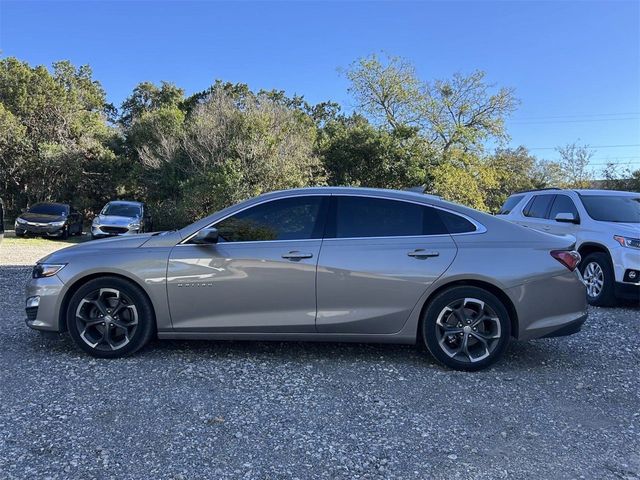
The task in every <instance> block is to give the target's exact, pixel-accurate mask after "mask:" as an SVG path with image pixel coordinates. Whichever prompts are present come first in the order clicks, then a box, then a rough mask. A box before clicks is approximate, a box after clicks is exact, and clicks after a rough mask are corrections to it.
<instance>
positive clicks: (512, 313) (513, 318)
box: [416, 279, 519, 342]
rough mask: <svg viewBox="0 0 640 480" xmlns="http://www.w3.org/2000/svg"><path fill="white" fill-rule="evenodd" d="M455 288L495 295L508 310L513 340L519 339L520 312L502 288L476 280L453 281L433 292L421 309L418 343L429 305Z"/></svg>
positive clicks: (417, 333)
mask: <svg viewBox="0 0 640 480" xmlns="http://www.w3.org/2000/svg"><path fill="white" fill-rule="evenodd" d="M453 287H478V288H482V289H484V290H487V291H488V292H489V293H492V294H493V295H495V296H496V297H497V298H498V300H500V301H501V302H502V304H503V305H504V307H505V308H506V309H507V313H508V314H509V323H510V325H511V336H512V337H513V338H518V334H519V329H518V312H517V310H516V307H515V305H514V304H513V302H512V301H511V299H510V298H509V296H508V295H507V294H506V293H505V292H504V291H503V290H502V289H501V288H500V287H497V286H496V285H494V284H492V283H489V282H485V281H483V280H476V279H459V280H454V281H451V282H449V283H445V284H444V285H440V286H439V287H438V288H436V289H435V290H434V291H433V292H431V293H430V294H429V296H428V297H427V298H426V299H425V301H424V302H423V304H422V308H421V309H420V320H419V321H418V328H417V331H416V340H417V341H418V342H421V341H422V338H421V334H420V332H421V331H422V323H423V322H424V315H425V312H426V310H427V308H429V305H431V302H432V301H433V299H434V298H435V297H436V296H437V295H438V294H439V293H441V292H443V291H444V290H448V289H449V288H453Z"/></svg>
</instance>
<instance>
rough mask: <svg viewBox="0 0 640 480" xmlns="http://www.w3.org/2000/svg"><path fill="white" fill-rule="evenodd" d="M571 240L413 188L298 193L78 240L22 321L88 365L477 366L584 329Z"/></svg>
mask: <svg viewBox="0 0 640 480" xmlns="http://www.w3.org/2000/svg"><path fill="white" fill-rule="evenodd" d="M572 248H573V239H572V238H570V237H566V238H564V237H558V236H552V235H549V234H545V233H542V232H537V231H534V230H531V229H527V228H524V227H521V226H519V225H514V224H511V223H509V222H506V221H504V220H501V219H498V218H495V217H492V216H490V215H487V214H484V213H481V212H478V211H476V210H473V209H470V208H466V207H463V206H461V205H457V204H454V203H449V202H446V201H443V200H441V199H439V198H436V197H431V196H428V195H422V194H419V193H414V192H401V191H391V190H374V189H360V188H338V187H325V188H306V189H298V190H289V191H281V192H274V193H270V194H266V195H262V196H259V197H257V198H254V199H251V200H248V201H246V202H243V203H240V204H238V205H235V206H232V207H229V208H227V209H225V210H222V211H220V212H217V213H214V214H213V215H211V216H209V217H207V218H204V219H202V220H200V221H198V222H196V223H194V224H192V225H189V226H188V227H185V228H183V229H182V230H178V231H174V232H166V233H153V234H142V235H136V236H131V237H121V238H114V239H108V240H104V241H101V242H95V243H94V242H91V243H85V244H80V245H77V246H74V247H71V248H67V249H64V250H60V251H58V252H56V253H53V254H52V255H50V256H48V257H45V258H43V259H42V260H40V261H39V262H38V264H37V265H36V266H35V267H34V270H33V278H32V279H31V280H30V281H29V283H28V285H27V288H26V296H27V299H26V313H27V325H28V326H30V327H31V328H34V329H38V330H44V331H52V332H63V331H67V332H68V333H69V334H70V335H71V337H72V338H73V340H74V342H75V343H76V344H77V345H78V347H79V348H81V349H82V350H84V351H85V352H87V353H89V354H91V355H94V356H97V357H108V358H111V357H120V356H123V355H129V354H132V353H134V352H135V351H137V350H139V349H140V348H141V347H142V346H144V345H145V344H146V343H147V342H148V341H149V340H150V339H151V338H152V337H155V336H157V337H159V338H173V339H236V340H288V339H289V340H318V341H352V342H387V343H407V344H414V343H417V342H424V343H425V344H426V346H427V348H428V350H429V351H430V352H431V354H432V355H433V357H435V358H436V359H437V360H438V361H440V362H441V363H443V364H445V365H447V366H449V367H452V368H455V369H461V370H478V369H480V368H483V367H486V366H488V365H490V364H491V363H493V362H494V361H496V360H497V359H498V358H500V356H501V355H502V354H503V352H504V351H505V349H506V347H507V345H508V343H509V341H510V339H512V338H515V339H518V340H528V339H533V338H541V337H552V336H560V335H568V334H571V333H575V332H577V331H579V330H580V327H581V325H582V324H583V322H584V321H585V319H586V316H587V312H586V308H587V307H586V295H585V287H584V285H583V283H582V281H581V279H580V277H579V274H578V272H577V270H576V265H577V263H578V262H579V260H580V256H579V255H578V254H577V253H576V252H574V251H572Z"/></svg>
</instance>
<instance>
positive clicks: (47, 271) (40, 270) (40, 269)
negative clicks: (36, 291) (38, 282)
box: [31, 263, 66, 278]
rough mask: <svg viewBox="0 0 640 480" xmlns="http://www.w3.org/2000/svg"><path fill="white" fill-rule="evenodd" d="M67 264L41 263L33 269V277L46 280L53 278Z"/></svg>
mask: <svg viewBox="0 0 640 480" xmlns="http://www.w3.org/2000/svg"><path fill="white" fill-rule="evenodd" d="M65 265H66V263H39V264H38V265H36V266H35V267H33V271H32V272H31V277H33V278H44V277H53V276H54V275H55V274H56V273H58V272H59V271H60V270H62V269H63V268H64V266H65Z"/></svg>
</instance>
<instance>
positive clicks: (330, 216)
mask: <svg viewBox="0 0 640 480" xmlns="http://www.w3.org/2000/svg"><path fill="white" fill-rule="evenodd" d="M305 196H310V197H324V202H326V203H325V205H328V208H326V209H325V213H326V215H325V224H324V232H323V236H322V238H308V239H300V240H251V241H241V242H227V244H228V245H231V244H250V243H267V242H270V243H275V242H280V243H282V242H317V241H324V240H372V239H385V238H425V237H428V238H431V237H446V236H454V235H455V236H458V235H479V234H482V233H485V232H486V231H487V227H485V226H484V225H483V224H482V223H480V222H478V221H477V220H475V219H473V218H471V217H469V216H468V215H465V214H464V213H460V212H456V211H454V210H450V209H448V208H444V207H441V206H439V205H434V204H432V203H423V202H415V201H412V200H407V199H404V198H392V197H385V196H382V195H364V194H359V193H346V192H345V193H339V194H336V193H313V194H309V195H291V196H284V197H278V198H272V199H267V200H264V201H263V202H257V203H253V204H251V205H248V206H246V207H244V208H242V209H240V210H236V211H234V212H232V213H229V214H227V215H225V216H223V217H221V218H219V219H217V220H215V221H213V222H211V223H209V224H207V225H206V226H204V227H202V228H200V229H198V230H196V231H195V232H194V233H192V234H191V235H189V236H188V237H187V238H185V239H184V240H182V241H181V242H180V243H178V244H177V245H176V246H196V245H195V244H193V243H189V242H190V240H191V239H192V238H193V237H195V236H196V235H197V234H198V232H199V231H200V230H202V229H204V228H211V227H215V226H216V225H217V224H218V223H220V222H222V221H223V220H226V219H227V218H229V217H232V216H233V215H237V214H238V213H240V212H243V211H245V210H248V209H250V208H253V207H257V206H258V205H263V204H265V203H267V202H272V201H275V200H282V199H285V198H296V197H305ZM338 196H348V197H365V198H379V199H382V200H394V201H397V202H405V203H412V204H415V205H420V206H423V207H430V208H435V209H437V210H442V211H445V212H448V213H451V214H452V215H458V216H460V217H462V218H464V219H466V220H468V221H469V222H471V223H472V224H473V225H474V226H475V227H476V230H474V231H473V232H462V233H442V234H432V235H411V236H402V237H398V236H386V237H344V238H335V237H328V236H327V231H328V228H329V225H330V224H331V222H335V207H333V205H334V202H335V199H333V197H338ZM332 207H333V211H332ZM322 208H323V207H322V206H321V209H322Z"/></svg>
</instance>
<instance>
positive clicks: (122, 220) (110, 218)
mask: <svg viewBox="0 0 640 480" xmlns="http://www.w3.org/2000/svg"><path fill="white" fill-rule="evenodd" d="M96 218H98V221H99V222H100V225H107V226H110V227H126V226H128V225H129V224H130V223H131V222H135V221H139V220H140V217H120V216H118V215H98V216H97V217H96Z"/></svg>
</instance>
